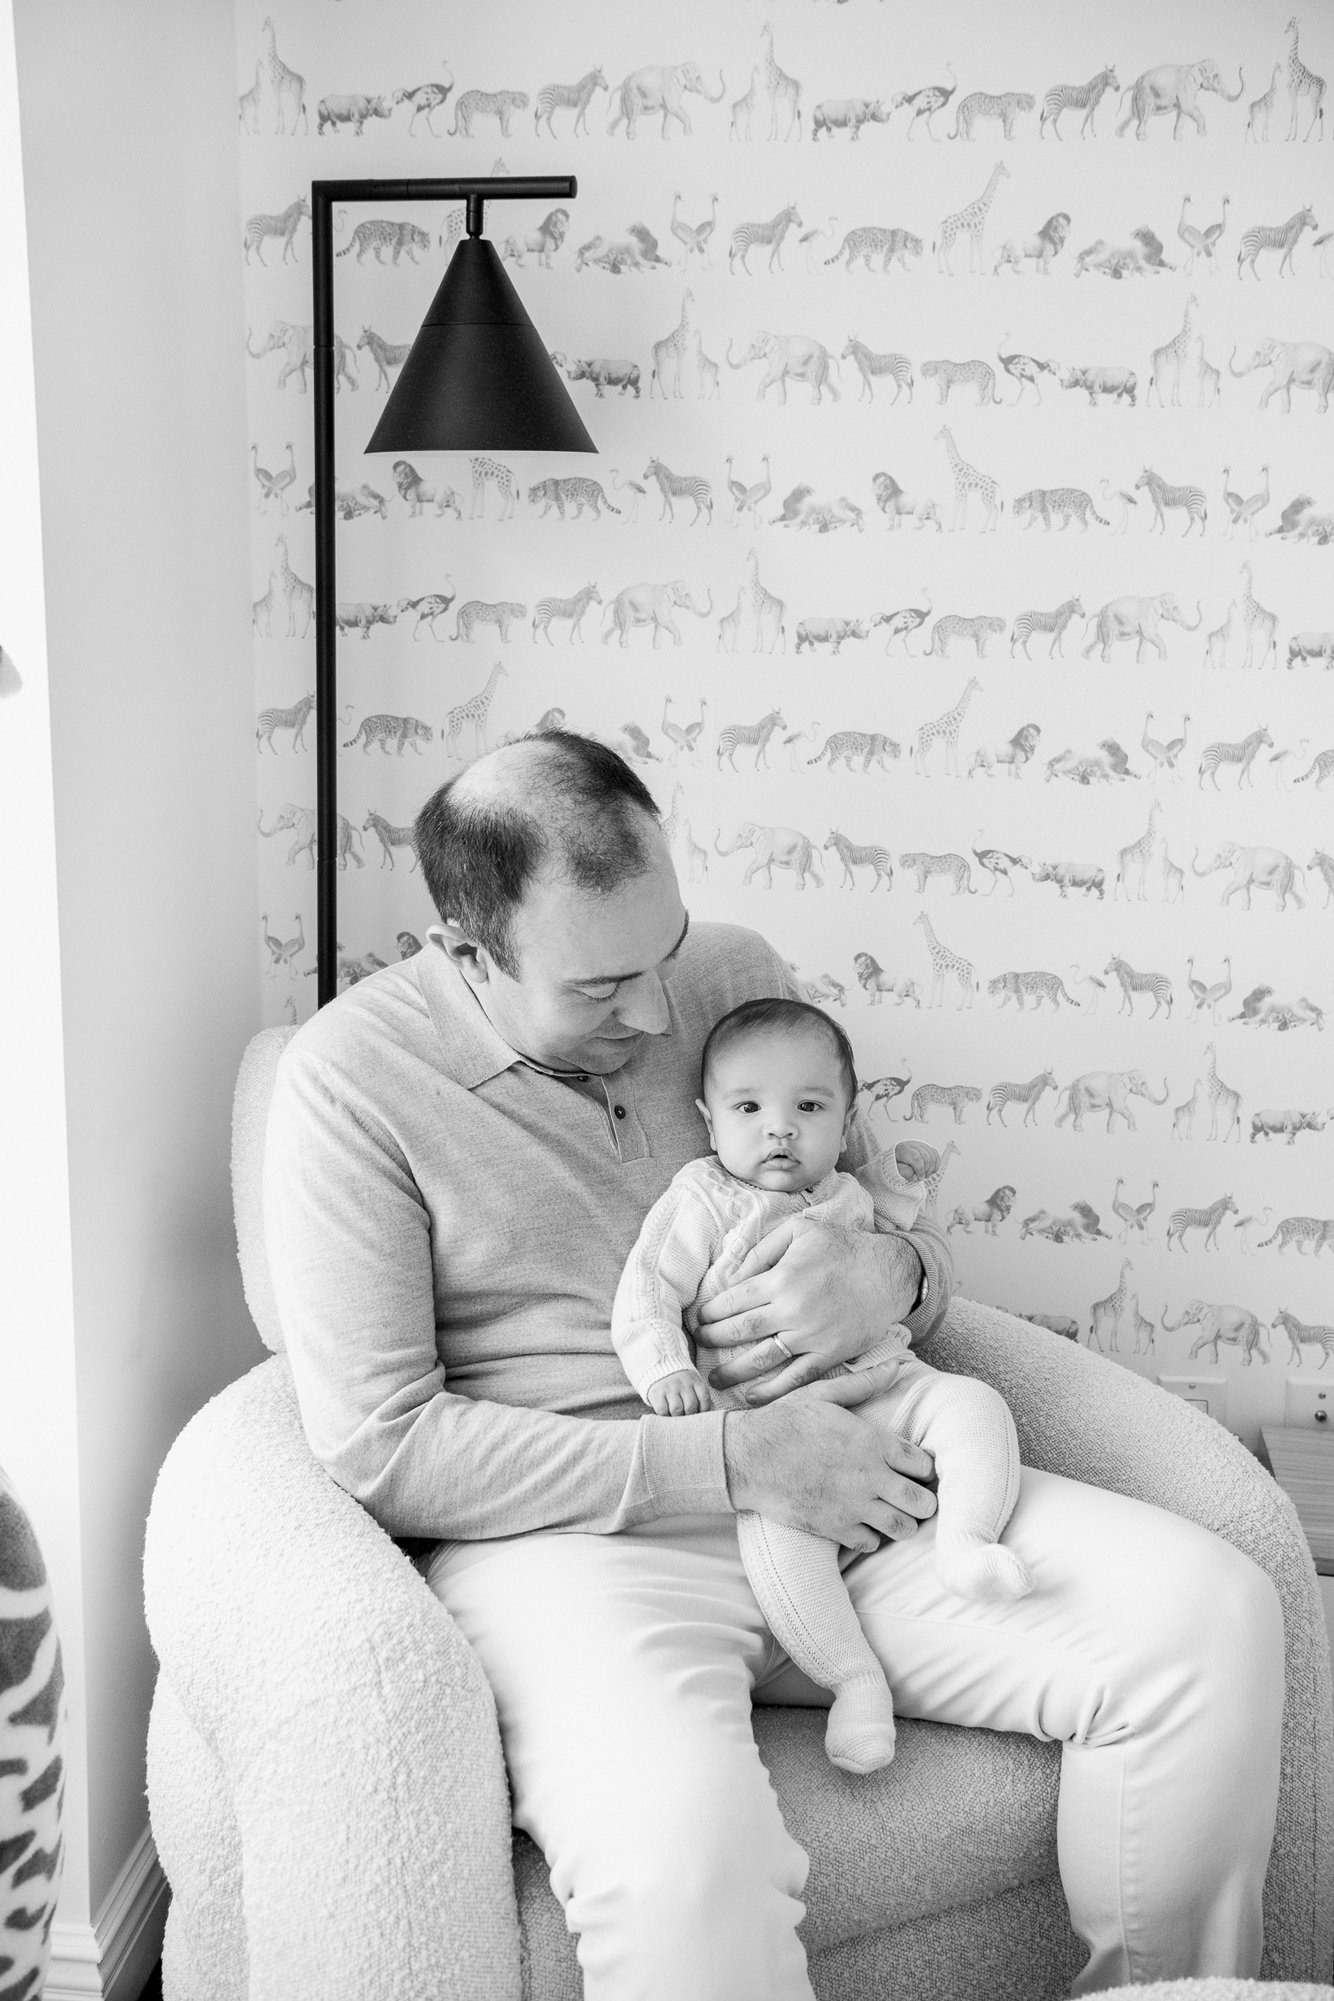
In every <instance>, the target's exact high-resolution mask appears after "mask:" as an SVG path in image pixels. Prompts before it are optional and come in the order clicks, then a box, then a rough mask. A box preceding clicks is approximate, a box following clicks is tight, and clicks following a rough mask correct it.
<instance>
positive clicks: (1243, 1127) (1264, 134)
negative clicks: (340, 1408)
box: [237, 0, 1334, 1442]
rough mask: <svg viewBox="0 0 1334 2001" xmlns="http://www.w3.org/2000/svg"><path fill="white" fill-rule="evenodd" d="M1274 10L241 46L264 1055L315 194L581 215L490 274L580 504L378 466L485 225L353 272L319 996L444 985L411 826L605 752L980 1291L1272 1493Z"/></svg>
mask: <svg viewBox="0 0 1334 2001" xmlns="http://www.w3.org/2000/svg"><path fill="white" fill-rule="evenodd" d="M1289 3H1290V0H1274V4H1269V0H1246V4H1240V3H1239V0H1238V4H1230V5H1227V6H1223V7H1220V6H1217V5H1202V4H1195V0H1167V4H1162V0H1155V4H1152V5H1150V4H1148V0H1126V4H1124V5H1122V6H1120V7H1118V8H1116V9H1115V10H1111V11H1109V10H1107V9H1105V8H1101V7H1098V8H1095V7H1091V6H1084V5H1080V6H1067V7H1063V8H1058V9H1054V8H1050V7H1037V6H1024V5H1020V6H1019V7H1017V8H1016V7H1013V6H1012V7H996V6H994V5H990V4H986V5H983V4H974V0H941V4H940V5H937V6H934V7H923V8H915V9H909V8H906V7H904V6H901V5H897V4H892V3H891V0H734V4H732V5H730V6H728V7H716V6H713V7H706V6H703V5H699V4H695V3H694V0H685V4H681V5H677V6H675V7H673V8H672V9H670V10H668V9H666V8H657V9H651V10H650V9H632V8H627V7H625V6H623V5H620V6H613V5H611V4H607V0H567V4H566V5H564V6H561V7H548V6H542V5H538V4H536V0H493V4H492V5H489V6H487V7H476V6H466V7H465V6H462V5H456V6H451V7H446V8H430V9H428V8H424V7H422V6H421V5H420V4H419V0H339V4H337V5H330V4H329V0H275V6H276V11H275V12H274V13H273V14H271V15H266V14H265V13H264V11H263V6H262V0H238V11H237V19H238V46H239V50H240V56H241V66H242V74H241V76H240V79H239V85H238V90H239V104H238V120H239V145H240V149H241V160H242V182H241V184H242V208H243V214H242V216H241V218H240V226H239V228H238V235H237V254H238V255H240V256H241V257H242V258H243V259H244V262H245V277H246V286H247V299H248V317H249V328H248V331H247V343H246V344H247V358H245V360H244V367H245V368H246V370H247V372H248V378H249V384H250V396H249V408H250V463H249V468H248V475H249V479H250V483H251V491H252V496H253V508H254V514H253V522H254V529H253V550H254V600H255V602H254V671H255V685H256V751H257V764H258V771H259V800H260V814H259V824H258V833H257V837H256V838H257V843H258V848H259V853H260V881H261V884H262V894H261V897H260V913H261V914H260V915H259V919H258V923H257V927H256V934H257V935H256V941H255V944H256V954H257V963H258V966H259V968H260V971H261V974H262V984H263V990H264V994H265V1003H266V1009H267V1012H268V1015H269V1018H270V1019H272V1020H275V1021H281V1020H284V1019H288V1020H295V1019H298V1018H303V1017H304V1016H305V1015H306V1014H308V1013H309V1012H310V1011H311V1009H312V1008H313V1005H314V985H315V982H314V978H313V974H314V930H315V922H314V907H315V904H314V873H313V853H314V850H313V842H314V825H313V821H314V801H315V779H314V746H313V734H314V733H313V728H312V726H311V708H312V704H313V687H314V665H313V662H314V641H313V631H312V598H313V592H312V579H313V575H314V537H313V528H312V517H311V511H310V482H311V479H312V477H313V465H312V444H311V402H312V399H311V394H310V390H311V362H310V323H311V302H310V277H311V271H310V258H311V252H310V230H309V222H308V217H307V202H306V196H307V194H308V191H309V183H310V181H311V179H312V178H314V177H319V176H333V175H338V176H345V175H365V176H389V175H394V174H399V175H430V174H447V173H469V174H477V173H489V172H493V171H494V172H510V173H557V172H560V173H570V172H572V173H574V174H576V175H577V176H578V180H579V193H578V196H577V198H575V199H574V200H573V201H571V202H569V203H566V204H561V205H557V206H554V207H550V208H548V207H547V206H546V205H542V204H527V205H517V204H503V205H502V204H496V205H493V206H492V207H491V208H490V210H489V211H488V213H487V231H488V234H489V235H490V236H491V237H492V238H493V240H494V241H495V242H496V244H497V246H498V247H499V248H500V250H501V253H502V255H503V256H504V257H505V259H506V260H507V268H509V269H510V270H511V272H512V274H513V277H514V280H515V282H516V284H517V285H518V287H519V289H520V291H521V292H522V294H523V297H524V299H525V301H526V303H527V305H528V308H529V311H530V312H531V314H532V316H533V319H534V321H535V323H536V324H537V326H538V327H539V329H540V331H541V333H542V336H543V338H544V340H545V341H546V343H547V345H548V347H549V349H550V350H551V352H552V354H553V356H554V357H555V359H556V361H557V363H558V365H559V366H560V368H561V369H562V370H563V372H564V373H565V375H566V376H567V377H568V380H569V382H570V385H571V391H572V394H573V396H574V398H575V401H576V402H577V404H578V405H579V407H580V410H581V412H582V413H583V415H584V417H585V420H586V422H587V424H588V426H589V428H590V430H591V432H592V434H593V436H594V438H595V439H596V441H597V444H598V448H599V450H598V456H597V457H590V456H583V457H569V458H556V457H542V456H532V455H514V456H513V457H511V458H508V459H506V458H497V459H492V458H489V457H484V456H479V457H475V458H472V459H469V458H466V457H462V456H460V457H454V456H449V455H437V456H431V455H426V454H417V455H415V456H413V457H411V458H404V459H399V460H393V459H387V458H384V457H380V456H376V457H367V456H365V455H364V452H363V446H364V443H365V440H366V439H367V437H368V436H369V434H370V431H371V429H372V427H373V425H374V422H375V420H376V417H377V415H378V413H379V411H380V410H381V409H382V408H383V404H384V399H385V396H386V393H387V390H388V388H389V385H390V384H391V383H392V381H393V380H394V377H395V372H396V370H397V368H398V366H399V364H400V362H401V360H402V358H403V355H404V353H405V352H406V345H407V343H409V342H410V340H411V338H412V336H413V334H414V333H415V331H416V328H417V326H418V323H419V321H420V319H421V316H422V314H423V312H424V310H425V307H426V305H427V303H428V301H429V300H430V298H431V296H432V294H433V292H434V290H435V287H436V285H437V284H438V282H439V277H440V273H441V270H442V268H443V264H444V261H445V259H446V257H447V256H448V254H449V250H450V248H451V246H452V244H453V242H454V241H455V240H456V237H457V235H458V233H459V230H460V227H461V213H460V212H458V211H454V212H451V211H450V210H448V209H447V208H445V207H443V206H442V207H428V206H426V205H423V204H404V205H399V206H395V205H394V204H384V203H379V204H377V203H374V202H371V203H365V204H360V205H358V206H355V207H352V208H349V209H348V211H347V212H346V214H345V215H343V216H341V217H340V218H339V229H338V236H337V246H338V257H337V261H336V265H335V269H336V282H337V298H336V315H335V317H336V324H337V328H338V332H339V336H340V347H339V391H338V426H339V434H338V435H339V443H338V513H339V524H340V525H339V536H338V565H339V581H338V599H339V608H338V620H339V630H340V644H339V674H340V687H339V701H340V713H339V736H340V739H341V741H342V743H343V744H344V746H345V748H344V750H343V752H342V757H341V769H340V778H339V786H340V807H341V812H342V815H343V819H342V821H341V822H340V833H339V869H340V875H339V895H340V980H341V981H342V983H347V982H351V981H355V980H357V979H359V978H361V977H363V976H364V975H365V974H366V973H367V972H368V971H371V970H373V969H374V968H376V967H377V966H380V965H382V964H385V963H388V962H391V961H393V960H395V959H396V958H398V957H399V956H400V955H401V954H405V953H410V952H412V951H415V950H416V949H417V946H418V941H419V940H420V939H421V937H422V935H423V933H424V929H425V927H426V925H427V923H428V922H429V919H430V912H429V908H428V904H427V899H426V897H425V894H424V892H423V889H422V886H421V877H420V873H419V872H418V870H417V868H416V865H415V857H414V855H413V851H412V845H411V838H410V827H411V823H412V820H413V816H414V814H415V813H416V811H417V809H418V807H419V806H420V804H421V802H422V800H423V799H424V797H425V796H426V795H427V793H428V792H429V791H430V790H432V789H433V788H434V787H435V786H436V785H437V784H438V783H439V782H440V781H441V780H442V779H444V778H446V777H447V776H449V775H450V774H451V773H454V772H457V771H458V770H459V769H460V768H461V765H462V763H463V762H464V761H465V760H467V759H469V758H471V757H472V756H474V755H475V754H476V753H477V752H478V751H480V750H483V749H485V748H486V747H487V746H488V745H494V744H497V743H499V742H501V741H503V740H504V739H505V738H506V737H507V736H510V735H513V734H516V733H518V732H521V731H525V730H531V729H534V728H541V727H543V726H544V725H546V726H549V725H551V724H558V723H562V722H564V723H568V724H569V725H570V726H571V727H573V728H577V729H581V730H590V731H593V732H596V733H598V734H600V735H602V736H604V737H605V738H607V739H608V740H609V741H610V742H613V743H615V744H616V745H617V746H618V747H619V748H620V749H621V750H622V751H623V752H624V754H625V755H626V756H627V757H628V758H629V759H630V760H631V761H632V762H633V763H634V764H635V766H636V767H637V769H639V770H640V771H641V773H642V774H643V776H644V777H645V779H646V780H647V782H648V783H649V785H650V786H651V787H652V788H653V791H654V793H655V796H656V797H657V798H658V800H659V801H660V803H661V806H662V809H663V812H664V814H665V816H666V820H667V824H668V827H669V829H670V832H671V837H672V842H673V848H674V852H675V855H676V859H677V863H678V867H679V869H680V874H681V879H682V883H683V886H684V890H685V894H686V896H687V898H688V900H689V903H690V906H691V908H692V910H693V912H694V913H695V915H696V916H697V917H698V918H725V919H733V920H739V921H742V922H745V923H748V924H753V925H755V926H757V927H759V928H760V929H761V930H762V931H763V932H764V933H765V934H766V935H767V936H768V937H769V938H770V939H771V940H772V941H773V943H774V944H775V945H776V946H777V948H778V949H779V951H780V952H781V953H782V955H783V956H784V958H786V959H787V960H789V961H790V962H791V963H792V965H793V966H794V967H795V968H796V970H797V973H798V976H799V977H800V979H801V980H802V981H803V982H804V983H805V986H806V990H807V992H808V993H809V994H810V995H811V997H812V998H813V999H815V1000H817V1001H818V1002H819V1003H820V1004H821V1005H823V1006H825V1007H827V1008H828V1009H829V1010H830V1011H831V1012H832V1013H834V1014H835V1015H836V1016H837V1017H838V1019H839V1020H840V1021H842V1022H844V1023H845V1024H846V1026H847V1028H848V1029H849V1031H850V1033H851V1034H852V1037H853V1040H854V1043H855V1045H856V1048H857V1052H858V1057H859V1063H860V1068H861V1072H862V1075H863V1078H864V1080H865V1081H864V1084H863V1089H864V1091H865V1093H866V1096H867V1099H868V1101H869V1103H870V1105H871V1107H872V1111H873V1115H874V1117H875V1119H876V1120H877V1122H878V1124H879V1126H880V1129H881V1131H882V1132H883V1134H884V1137H885V1140H886V1142H889V1141H891V1140H892V1139H894V1138H895V1137H896V1136H897V1135H898V1134H899V1133H900V1132H902V1131H903V1130H904V1128H905V1127H907V1128H908V1129H909V1130H912V1131H918V1132H920V1134H921V1136H922V1137H924V1138H925V1139H927V1140H929V1141H931V1142H932V1143H933V1144H934V1145H935V1146H937V1148H938V1149H939V1150H940V1152H941V1170H940V1174H939V1177H938V1181H937V1184H936V1186H935V1188H934V1200H935V1204H936V1212H937V1214H938V1216H939V1218H940V1220H941V1221H942V1223H943V1224H945V1225H946V1227H947V1228H948V1229H949V1231H950V1235H951V1241H952V1243H953V1246H954V1250H955V1253H956V1256H957V1259H958V1266H959V1273H960V1278H961V1282H962V1285H963V1287H964V1288H965V1289H966V1290H967V1291H968V1292H970V1293H972V1294H974V1295H975V1296H977V1297H980V1298H985V1299H989V1300H992V1301H995V1302H997V1303H999V1304H1003V1305H1005V1306H1007V1307H1010V1308H1011V1309H1013V1310H1014V1311H1016V1312H1019V1313H1022V1314H1026V1315H1028V1316H1029V1317H1030V1318H1032V1319H1033V1320H1035V1321H1040V1322H1041V1323H1042V1324H1043V1325H1045V1326H1047V1327H1049V1328H1052V1329H1054V1330H1055V1331H1056V1332H1057V1333H1059V1334H1063V1335H1067V1336H1069V1337H1070V1338H1072V1339H1075V1340H1078V1341H1080V1342H1082V1343H1085V1344H1086V1345H1089V1346H1091V1347H1092V1348H1093V1349H1094V1350H1096V1351H1098V1352H1100V1353H1102V1354H1104V1355H1106V1356H1107V1357H1108V1359H1109V1363H1113V1362H1115V1363H1119V1364H1121V1365H1122V1366H1124V1367H1128V1368H1132V1369H1134V1370H1136V1371H1138V1372H1140V1373H1142V1374H1147V1375H1150V1376H1163V1377H1166V1378H1168V1379H1170V1380H1171V1381H1172V1382H1174V1383H1175V1384H1177V1385H1178V1386H1180V1387H1183V1388H1184V1390H1185V1393H1187V1394H1189V1395H1191V1396H1192V1397H1194V1398H1196V1399H1197V1400H1199V1401H1200V1402H1201V1403H1204V1404H1208V1406H1209V1407H1210V1408H1212V1409H1213V1410H1214V1411H1215V1413H1216V1414H1221V1415H1222V1416H1223V1417H1224V1420H1225V1421H1226V1422H1227V1423H1228V1424H1230V1425H1231V1426H1232V1427H1233V1428H1234V1429H1235V1430H1237V1431H1238V1432H1240V1433H1241V1435H1242V1436H1243V1437H1245V1438H1247V1439H1248V1440H1249V1441H1251V1442H1254V1441H1255V1439H1256V1436H1257V1431H1258V1426H1259V1425H1260V1424H1261V1423H1262V1422H1268V1421H1274V1420H1281V1419H1282V1417H1283V1415H1284V1412H1285V1396H1286V1395H1288V1394H1290V1393H1292V1392H1291V1387H1290V1386H1291V1385H1293V1384H1296V1385H1298V1386H1300V1385H1301V1384H1303V1383H1313V1382H1314V1381H1315V1379H1316V1377H1317V1373H1318V1371H1319V1370H1321V1369H1323V1368H1324V1365H1325V1363H1326V1361H1327V1360H1328V1357H1329V1354H1330V1352H1331V1350H1334V1299H1332V1298H1331V1276H1332V1275H1334V1054H1332V1052H1334V978H1332V973H1331V968H1332V967H1334V951H1332V949H1331V948H1332V946H1334V812H1332V811H1331V809H1332V807H1334V455H1332V454H1331V442H1334V415H1331V414H1330V411H1329V403H1330V397H1331V390H1334V352H1332V351H1331V345H1330V342H1331V341H1332V340H1334V310H1332V308H1334V243H1332V242H1331V236H1330V229H1331V224H1332V223H1334V153H1331V150H1330V147H1331V137H1332V136H1334V134H1332V133H1331V129H1330V122H1329V121H1327V119H1326V111H1327V110H1329V111H1331V112H1332V113H1334V105H1329V104H1327V102H1326V99H1327V96H1328V92H1327V87H1326V78H1328V77H1331V76H1334V21H1331V18H1330V16H1329V14H1328V12H1327V10H1322V9H1319V8H1315V7H1312V6H1307V7H1306V8H1305V9H1304V11H1303V12H1301V13H1300V14H1298V15H1296V16H1290V15H1289V14H1288V13H1287V12H1286V11H1285V9H1286V6H1287V5H1288V4H1289ZM1326 1252H1329V1253H1331V1255H1330V1256H1328V1257H1326V1256H1325V1255H1324V1253H1326ZM1327 1379H1328V1380H1330V1381H1334V1371H1330V1372H1329V1373H1328V1378H1327ZM1192 1384H1193V1385H1195V1387H1194V1388H1191V1387H1190V1386H1191V1385H1192Z"/></svg>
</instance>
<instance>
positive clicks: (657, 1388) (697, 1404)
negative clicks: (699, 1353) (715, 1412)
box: [648, 1369, 713, 1417]
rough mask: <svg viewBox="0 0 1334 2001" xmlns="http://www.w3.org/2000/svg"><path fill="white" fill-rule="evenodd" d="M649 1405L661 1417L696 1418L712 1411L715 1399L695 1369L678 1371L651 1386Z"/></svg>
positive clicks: (662, 1377)
mask: <svg viewBox="0 0 1334 2001" xmlns="http://www.w3.org/2000/svg"><path fill="white" fill-rule="evenodd" d="M648 1403H649V1406H650V1408H651V1409H653V1410H655V1411H656V1412H657V1414H658V1416H659V1417H694V1416H695V1414H696V1413H697V1412H698V1411H702V1410H712V1409H713V1397H712V1394H711V1393H710V1390H709V1386H708V1384H707V1383H706V1382H705V1380H704V1378H703V1376H701V1375H698V1374H697V1373H696V1372H695V1370H694V1369H676V1370H674V1371H673V1372H672V1374H671V1375H670V1376H659V1377H658V1380H657V1382H656V1383H653V1384H651V1385H650V1386H649V1392H648Z"/></svg>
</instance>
